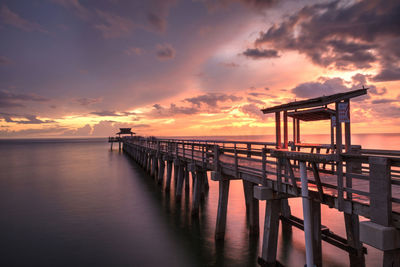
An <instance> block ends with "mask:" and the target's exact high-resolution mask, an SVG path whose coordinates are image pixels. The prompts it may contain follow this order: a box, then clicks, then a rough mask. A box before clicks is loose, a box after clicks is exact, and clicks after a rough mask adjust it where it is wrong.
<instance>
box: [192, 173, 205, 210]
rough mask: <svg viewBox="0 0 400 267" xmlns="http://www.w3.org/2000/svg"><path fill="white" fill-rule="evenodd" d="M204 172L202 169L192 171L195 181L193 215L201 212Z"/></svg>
mask: <svg viewBox="0 0 400 267" xmlns="http://www.w3.org/2000/svg"><path fill="white" fill-rule="evenodd" d="M203 176H204V175H203V173H202V171H200V170H197V171H192V177H194V183H193V191H194V192H193V201H192V216H197V215H198V214H199V206H200V196H201V191H202V189H201V187H202V179H203V178H202V177H203Z"/></svg>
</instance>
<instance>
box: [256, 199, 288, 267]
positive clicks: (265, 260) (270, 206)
mask: <svg viewBox="0 0 400 267" xmlns="http://www.w3.org/2000/svg"><path fill="white" fill-rule="evenodd" d="M281 205H282V204H281V200H280V199H271V200H267V203H266V206H265V221H264V237H263V244H262V251H261V258H259V261H258V262H259V263H260V264H261V265H262V266H276V251H277V247H278V233H279V215H280V213H281Z"/></svg>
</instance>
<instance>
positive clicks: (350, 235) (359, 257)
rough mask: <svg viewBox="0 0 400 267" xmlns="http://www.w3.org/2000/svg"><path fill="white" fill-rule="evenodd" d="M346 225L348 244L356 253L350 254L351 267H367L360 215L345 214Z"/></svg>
mask: <svg viewBox="0 0 400 267" xmlns="http://www.w3.org/2000/svg"><path fill="white" fill-rule="evenodd" d="M344 223H345V226H346V237H347V244H348V245H349V246H350V247H352V248H354V252H349V259H350V266H360V267H363V266H365V257H364V253H363V247H362V243H361V242H360V222H359V218H358V215H356V214H347V213H344Z"/></svg>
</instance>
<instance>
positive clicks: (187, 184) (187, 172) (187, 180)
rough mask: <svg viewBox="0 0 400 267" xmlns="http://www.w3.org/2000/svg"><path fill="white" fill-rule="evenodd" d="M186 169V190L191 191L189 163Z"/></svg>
mask: <svg viewBox="0 0 400 267" xmlns="http://www.w3.org/2000/svg"><path fill="white" fill-rule="evenodd" d="M184 167H185V190H189V186H190V185H189V184H190V182H189V169H188V165H187V163H185V165H184Z"/></svg>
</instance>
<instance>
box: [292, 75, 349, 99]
mask: <svg viewBox="0 0 400 267" xmlns="http://www.w3.org/2000/svg"><path fill="white" fill-rule="evenodd" d="M348 90H349V88H348V87H347V86H345V84H344V81H343V80H342V79H341V78H333V79H328V80H326V81H324V82H306V83H301V84H299V85H297V86H296V87H294V88H293V89H292V90H291V92H292V93H293V94H294V95H296V96H297V97H300V98H313V97H318V96H322V95H331V94H335V93H339V92H345V91H348Z"/></svg>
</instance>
